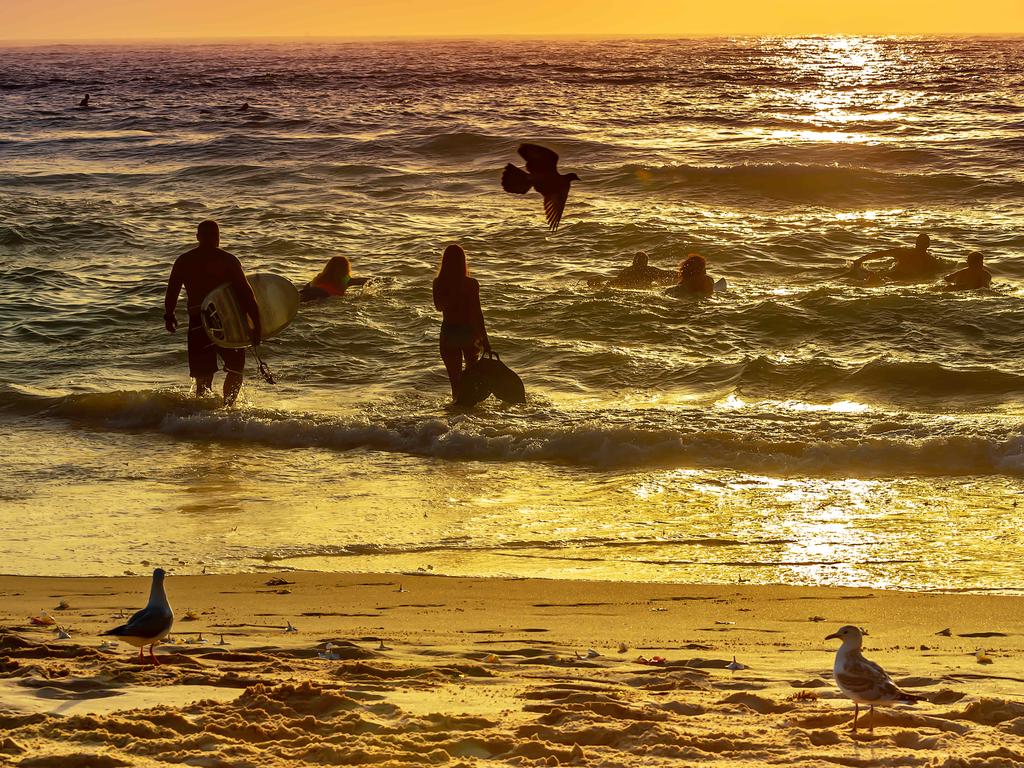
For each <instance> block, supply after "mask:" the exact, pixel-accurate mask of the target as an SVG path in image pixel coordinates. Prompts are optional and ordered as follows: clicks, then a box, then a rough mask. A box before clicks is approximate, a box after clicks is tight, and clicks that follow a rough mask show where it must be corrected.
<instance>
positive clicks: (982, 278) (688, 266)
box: [587, 232, 992, 297]
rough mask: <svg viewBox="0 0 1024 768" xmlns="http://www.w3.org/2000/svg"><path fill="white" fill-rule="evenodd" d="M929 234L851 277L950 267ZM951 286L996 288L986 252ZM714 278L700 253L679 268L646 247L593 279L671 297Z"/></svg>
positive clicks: (877, 255)
mask: <svg viewBox="0 0 1024 768" xmlns="http://www.w3.org/2000/svg"><path fill="white" fill-rule="evenodd" d="M930 247H931V238H929V237H928V235H927V234H925V233H923V232H922V233H921V234H920V235H918V236H917V241H916V243H915V244H914V247H913V248H904V247H900V248H887V249H885V250H882V251H874V252H872V253H869V254H866V255H864V256H861V257H860V258H858V259H856V260H855V261H854V262H853V263H852V264H851V265H850V267H849V268H848V269H847V273H846V274H847V277H849V278H851V279H853V280H856V281H857V282H859V283H862V284H864V285H868V286H877V285H882V284H884V283H892V282H910V281H918V280H922V279H929V278H932V277H934V276H935V275H937V274H939V273H940V272H942V271H943V270H944V269H945V268H946V266H947V265H946V262H944V261H943V260H941V259H939V258H936V257H935V256H934V255H933V254H932V252H931V251H930V250H928V249H929V248H930ZM878 259H891V260H892V264H891V265H890V266H889V267H888V268H887V269H883V270H870V269H868V268H867V267H865V266H864V263H865V262H867V261H874V260H878ZM943 281H944V287H945V288H946V289H947V290H954V291H970V290H977V289H979V288H991V287H992V273H991V272H989V271H988V270H987V269H985V257H984V255H983V254H982V253H981V252H979V251H975V252H974V253H972V254H970V255H969V256H968V257H967V266H966V267H964V268H963V269H960V270H957V271H956V272H952V273H950V274H948V275H946V276H945V277H944V278H943ZM722 282H723V281H719V283H716V282H715V280H713V279H712V278H711V277H710V276H709V275H708V273H707V261H706V260H705V259H704V257H703V256H700V255H699V254H695V253H691V254H690V255H689V256H687V257H686V258H685V259H684V260H683V261H682V263H681V264H680V265H679V269H678V271H676V272H672V271H670V270H667V269H659V268H658V267H654V266H651V264H650V259H649V258H648V256H647V254H646V253H645V252H643V251H640V252H638V253H637V254H636V255H635V256H634V257H633V263H632V264H630V265H629V266H628V267H626V268H625V269H623V270H621V271H620V272H619V273H618V274H617V275H615V276H614V277H611V278H597V277H595V278H591V279H590V280H588V281H587V284H588V285H590V286H591V287H607V288H627V289H641V290H642V289H649V288H653V287H654V286H657V285H669V287H668V288H666V289H665V293H666V294H667V295H669V296H678V297H682V296H711V295H712V294H714V292H715V286H716V285H720V284H722Z"/></svg>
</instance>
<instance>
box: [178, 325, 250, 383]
mask: <svg viewBox="0 0 1024 768" xmlns="http://www.w3.org/2000/svg"><path fill="white" fill-rule="evenodd" d="M218 355H220V359H221V360H223V361H224V370H225V371H227V372H229V373H238V374H241V373H242V372H243V371H244V370H245V350H244V349H225V348H224V347H218V346H217V345H216V344H214V343H213V342H212V341H210V337H209V336H207V335H206V331H205V330H204V329H203V326H202V323H201V322H199V320H191V318H190V320H189V326H188V375H189V376H191V377H192V378H194V379H198V378H208V377H210V376H213V375H214V374H215V373H216V372H217V371H218V370H220V366H219V365H217V356H218Z"/></svg>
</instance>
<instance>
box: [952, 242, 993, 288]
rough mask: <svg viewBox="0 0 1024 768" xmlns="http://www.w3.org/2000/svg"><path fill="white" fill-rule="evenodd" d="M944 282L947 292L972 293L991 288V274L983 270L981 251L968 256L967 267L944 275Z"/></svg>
mask: <svg viewBox="0 0 1024 768" xmlns="http://www.w3.org/2000/svg"><path fill="white" fill-rule="evenodd" d="M944 280H945V281H946V290H948V291H974V290H977V289H978V288H991V287H992V273H991V272H989V271H988V270H987V269H985V256H984V254H982V253H981V251H975V252H974V253H972V254H971V255H970V256H968V257H967V266H966V267H964V268H963V269H960V270H957V271H956V272H954V273H952V274H950V275H946V277H945V278H944Z"/></svg>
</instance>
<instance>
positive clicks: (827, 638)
mask: <svg viewBox="0 0 1024 768" xmlns="http://www.w3.org/2000/svg"><path fill="white" fill-rule="evenodd" d="M825 639H826V640H839V635H837V634H836V633H835V632H833V633H832V634H831V635H829V636H828V637H826V638H825Z"/></svg>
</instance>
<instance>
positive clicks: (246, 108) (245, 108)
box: [238, 101, 249, 112]
mask: <svg viewBox="0 0 1024 768" xmlns="http://www.w3.org/2000/svg"><path fill="white" fill-rule="evenodd" d="M238 111H239V112H248V111H249V102H248V101H247V102H245V104H243V105H242V106H240V107H239V108H238Z"/></svg>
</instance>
